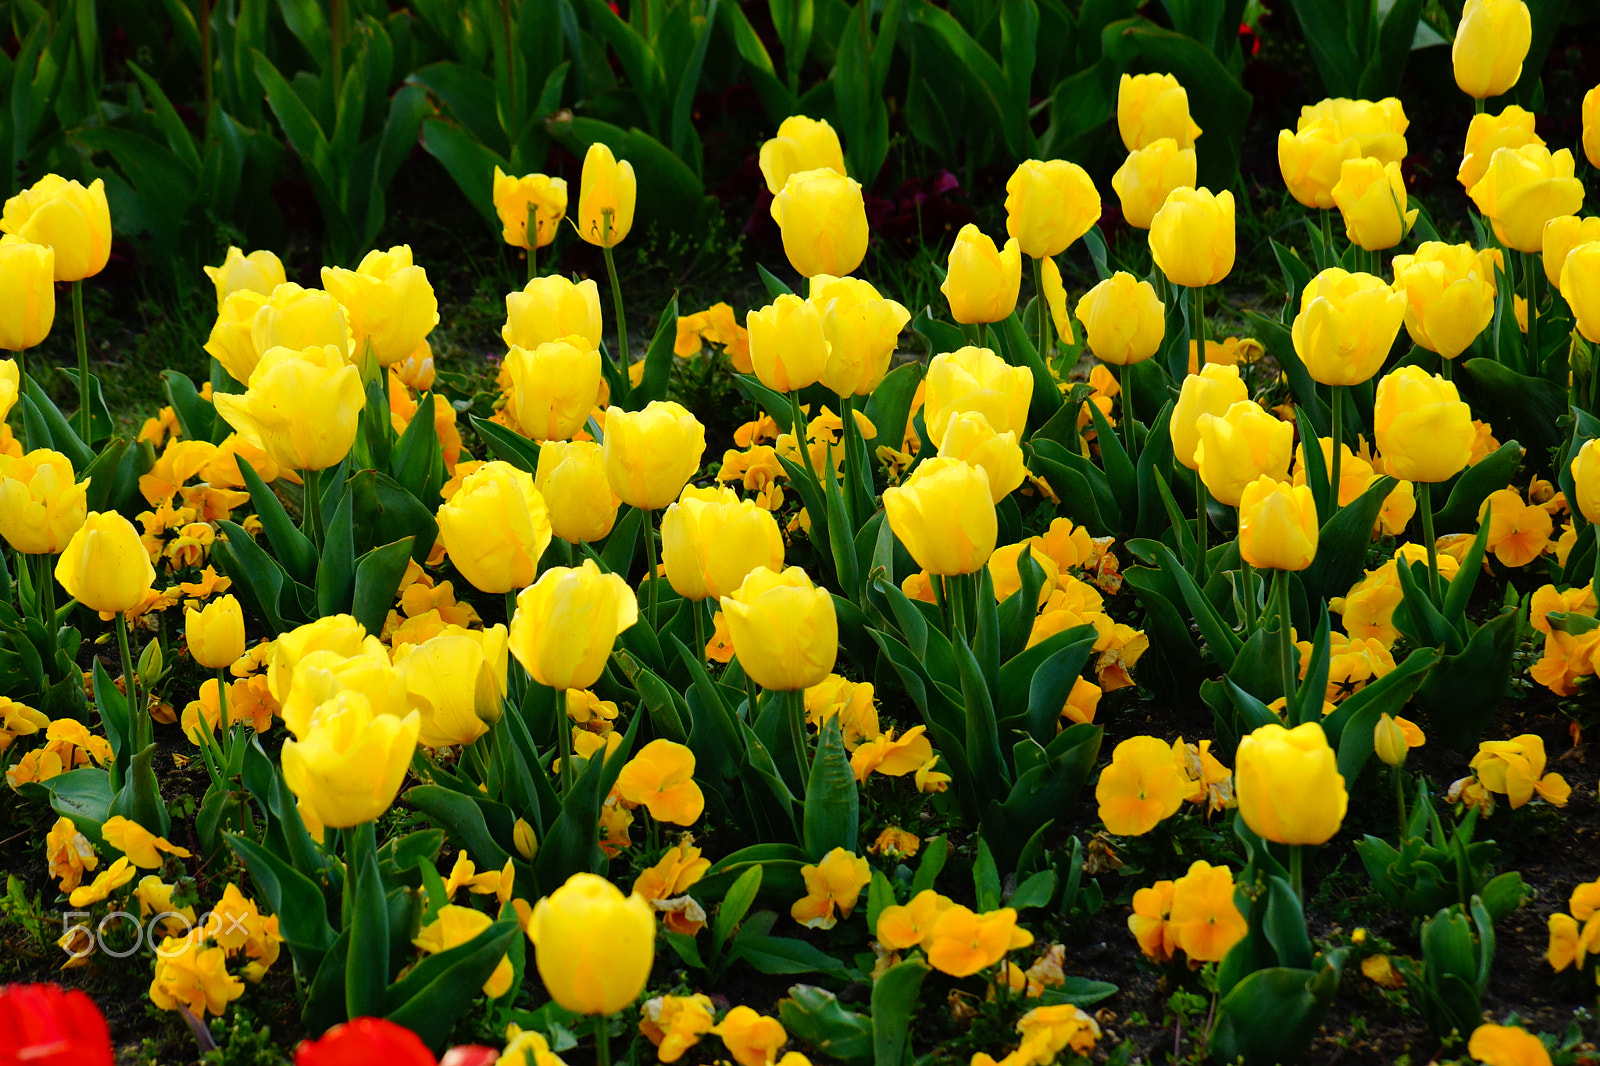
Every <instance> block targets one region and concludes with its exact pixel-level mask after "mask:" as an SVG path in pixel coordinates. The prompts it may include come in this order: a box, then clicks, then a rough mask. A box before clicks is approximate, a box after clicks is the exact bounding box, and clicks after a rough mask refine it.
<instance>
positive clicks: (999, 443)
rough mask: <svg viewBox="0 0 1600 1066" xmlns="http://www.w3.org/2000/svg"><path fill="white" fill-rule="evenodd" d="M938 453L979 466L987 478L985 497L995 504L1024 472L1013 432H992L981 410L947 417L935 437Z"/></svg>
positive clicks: (1023, 476)
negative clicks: (987, 489) (939, 432)
mask: <svg viewBox="0 0 1600 1066" xmlns="http://www.w3.org/2000/svg"><path fill="white" fill-rule="evenodd" d="M939 455H940V456H941V457H943V458H947V459H960V460H961V461H962V462H964V463H966V464H967V465H968V466H975V467H978V468H979V469H981V470H982V471H983V474H984V477H986V478H987V479H988V481H989V498H990V499H991V500H993V501H994V502H995V503H997V504H998V503H999V502H1000V501H1001V500H1003V499H1005V498H1006V497H1007V496H1009V495H1010V494H1011V490H1012V489H1015V488H1016V487H1017V486H1018V485H1021V484H1022V482H1023V480H1024V479H1025V478H1026V477H1027V475H1028V472H1027V469H1026V464H1025V462H1024V460H1023V456H1022V448H1021V447H1020V446H1019V445H1018V444H1017V435H1016V433H1015V432H1014V431H1012V430H1009V429H1008V430H1006V431H1005V432H1004V433H996V432H995V431H994V427H993V426H991V425H989V420H988V419H987V418H985V417H984V416H983V413H982V412H981V411H957V412H956V413H955V414H954V415H951V416H950V419H949V421H948V422H946V423H945V429H944V436H943V437H940V438H939Z"/></svg>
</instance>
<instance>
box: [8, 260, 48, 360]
mask: <svg viewBox="0 0 1600 1066" xmlns="http://www.w3.org/2000/svg"><path fill="white" fill-rule="evenodd" d="M55 259H56V253H55V249H53V248H51V247H50V246H49V245H47V244H30V243H28V242H26V241H23V240H19V239H17V238H15V237H12V236H10V235H7V236H5V237H0V348H3V349H5V350H6V351H10V352H20V351H24V350H26V349H28V348H33V347H35V346H37V345H38V344H40V343H41V342H43V341H44V339H45V338H46V337H48V336H49V335H50V327H51V326H52V325H54V324H55V320H56V285H55Z"/></svg>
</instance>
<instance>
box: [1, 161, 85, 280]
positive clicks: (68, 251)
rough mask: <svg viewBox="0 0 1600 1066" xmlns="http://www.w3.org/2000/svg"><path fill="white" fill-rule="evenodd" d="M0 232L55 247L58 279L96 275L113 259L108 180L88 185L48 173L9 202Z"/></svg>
mask: <svg viewBox="0 0 1600 1066" xmlns="http://www.w3.org/2000/svg"><path fill="white" fill-rule="evenodd" d="M0 233H14V234H16V235H17V236H18V237H21V238H22V239H23V240H25V241H29V242H31V243H33V244H46V245H49V246H50V247H51V248H53V249H55V253H56V258H55V271H56V280H57V281H82V280H83V279H84V278H92V277H94V276H95V275H96V274H98V273H100V271H102V270H104V269H105V267H106V262H107V261H108V260H110V258H111V209H110V207H108V206H107V205H106V183H105V182H104V181H102V180H100V179H99V178H96V179H94V181H93V182H92V183H91V184H90V185H89V187H88V188H87V189H86V188H84V187H83V186H82V185H80V184H79V183H78V182H76V181H68V180H66V179H65V178H63V177H62V176H61V175H59V174H46V175H45V176H44V177H42V178H40V179H39V180H38V181H36V182H34V183H33V185H32V186H31V187H30V188H27V189H24V190H23V191H22V192H19V193H17V195H15V196H13V197H12V198H11V199H9V200H7V201H6V204H5V210H4V213H3V214H0Z"/></svg>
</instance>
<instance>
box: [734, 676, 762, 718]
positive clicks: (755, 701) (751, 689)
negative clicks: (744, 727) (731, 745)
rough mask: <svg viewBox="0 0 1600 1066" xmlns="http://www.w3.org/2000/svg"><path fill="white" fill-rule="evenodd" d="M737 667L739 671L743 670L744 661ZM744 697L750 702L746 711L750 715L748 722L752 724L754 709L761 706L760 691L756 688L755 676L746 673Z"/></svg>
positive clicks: (754, 716)
mask: <svg viewBox="0 0 1600 1066" xmlns="http://www.w3.org/2000/svg"><path fill="white" fill-rule="evenodd" d="M739 669H740V671H743V670H744V663H740V664H739ZM744 698H745V700H746V701H747V702H748V703H749V704H750V710H749V712H748V713H749V716H750V722H751V723H752V724H754V722H755V720H756V711H757V709H758V708H759V707H760V706H761V693H760V692H759V691H757V689H756V681H755V678H753V677H751V676H750V675H749V674H748V673H746V674H745V675H744Z"/></svg>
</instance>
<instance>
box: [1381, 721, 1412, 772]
mask: <svg viewBox="0 0 1600 1066" xmlns="http://www.w3.org/2000/svg"><path fill="white" fill-rule="evenodd" d="M1372 750H1373V753H1374V754H1376V755H1377V756H1378V758H1380V759H1382V760H1383V762H1384V763H1385V764H1386V765H1388V766H1391V767H1393V768H1394V769H1396V770H1398V769H1399V768H1400V767H1402V766H1404V765H1405V764H1406V756H1407V755H1408V754H1409V753H1410V750H1411V749H1410V746H1409V745H1408V744H1407V743H1406V732H1405V730H1404V729H1403V728H1401V726H1400V723H1399V722H1396V721H1395V720H1394V719H1393V718H1391V717H1389V715H1388V714H1387V713H1384V714H1380V715H1378V724H1377V725H1375V726H1373V728H1372Z"/></svg>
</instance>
